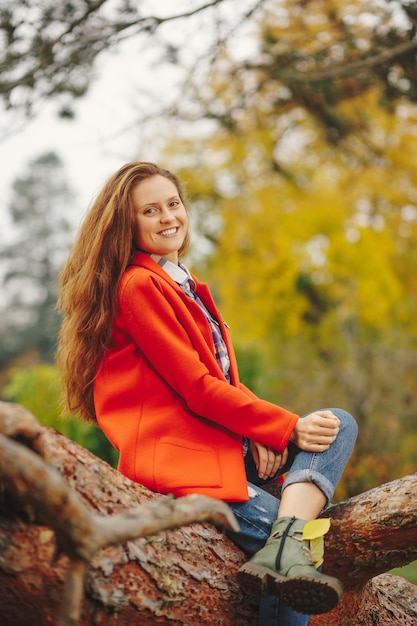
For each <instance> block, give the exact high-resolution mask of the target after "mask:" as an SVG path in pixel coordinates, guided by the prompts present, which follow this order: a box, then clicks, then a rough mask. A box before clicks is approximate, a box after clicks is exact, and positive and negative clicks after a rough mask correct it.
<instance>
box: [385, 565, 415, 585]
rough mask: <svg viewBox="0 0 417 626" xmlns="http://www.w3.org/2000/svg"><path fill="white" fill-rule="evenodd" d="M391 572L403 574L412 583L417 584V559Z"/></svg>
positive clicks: (396, 574)
mask: <svg viewBox="0 0 417 626" xmlns="http://www.w3.org/2000/svg"><path fill="white" fill-rule="evenodd" d="M390 574H394V575H395V576H402V577H403V578H405V579H406V580H409V581H410V583H413V585H417V561H413V563H409V564H408V565H405V566H404V567H397V568H395V569H393V570H391V572H390Z"/></svg>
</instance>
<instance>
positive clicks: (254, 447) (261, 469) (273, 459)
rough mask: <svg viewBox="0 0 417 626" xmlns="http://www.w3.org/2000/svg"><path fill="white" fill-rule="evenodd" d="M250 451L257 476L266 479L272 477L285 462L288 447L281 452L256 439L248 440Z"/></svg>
mask: <svg viewBox="0 0 417 626" xmlns="http://www.w3.org/2000/svg"><path fill="white" fill-rule="evenodd" d="M250 451H251V452H252V456H253V460H254V461H255V465H256V469H257V472H258V476H259V478H261V479H262V480H267V479H268V478H273V477H274V476H275V474H276V473H277V471H278V470H279V469H281V467H283V466H284V465H285V463H286V462H287V458H288V448H285V450H284V451H283V452H277V451H276V450H273V449H272V448H269V447H268V446H264V445H263V444H262V443H258V442H256V441H252V440H251V442H250Z"/></svg>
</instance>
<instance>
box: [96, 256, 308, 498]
mask: <svg viewBox="0 0 417 626" xmlns="http://www.w3.org/2000/svg"><path fill="white" fill-rule="evenodd" d="M196 284H197V293H198V295H199V296H200V298H201V300H202V301H203V302H204V304H205V305H206V307H207V308H208V309H209V311H210V312H211V313H212V314H213V315H214V316H215V318H216V319H217V320H219V322H220V327H221V331H222V334H223V337H224V339H225V341H226V345H227V348H228V352H229V357H230V362H231V363H230V374H231V381H232V383H231V384H229V383H228V382H227V381H226V379H225V377H224V375H223V373H222V372H221V370H220V368H219V366H218V365H217V362H216V358H215V355H214V349H213V343H212V338H211V331H210V328H209V324H208V322H207V319H206V317H205V315H204V313H203V312H202V310H201V308H200V307H199V305H198V304H197V303H196V302H195V301H194V300H193V299H192V298H190V297H189V296H187V295H186V294H185V293H184V292H183V290H182V289H181V288H180V287H179V285H178V284H177V283H175V281H173V280H172V279H171V277H170V276H169V275H168V274H167V273H166V272H165V271H164V270H163V269H162V268H161V267H160V266H159V265H158V264H157V263H156V262H155V261H153V260H152V259H151V258H150V257H149V256H147V255H146V254H144V253H141V252H139V253H138V254H137V255H136V256H135V258H134V261H133V264H132V265H131V266H129V267H128V268H127V270H126V272H125V273H124V275H123V277H122V279H121V282H120V286H119V290H118V303H119V313H118V315H117V317H116V320H115V323H114V329H113V339H112V344H111V347H110V349H109V350H108V351H107V352H106V355H105V357H104V360H103V362H102V363H101V364H100V366H99V368H98V373H97V377H96V380H95V384H94V402H95V409H96V413H97V419H98V422H99V424H100V427H101V428H102V429H103V431H104V433H105V434H106V435H107V437H108V438H109V440H110V441H111V442H112V444H113V445H114V446H115V447H116V448H117V450H119V453H120V460H119V470H120V471H121V472H122V473H123V474H125V475H126V476H128V477H129V478H131V479H132V480H134V481H136V482H139V483H141V484H143V485H145V486H146V487H148V488H149V489H151V490H153V491H157V492H161V493H172V494H174V495H176V496H183V495H187V494H190V493H200V494H203V495H208V496H211V497H213V498H218V499H221V500H226V501H245V500H247V499H248V489H247V480H246V475H245V468H244V462H243V455H242V436H243V435H244V436H246V437H249V438H250V439H253V440H255V441H258V442H260V443H263V444H265V445H269V446H270V447H272V448H274V449H276V450H284V448H285V447H286V446H287V443H288V440H289V437H290V435H291V433H292V431H293V429H294V426H295V423H296V421H297V419H298V416H297V415H295V414H294V413H290V412H289V411H286V410H284V409H282V408H280V407H278V406H276V405H274V404H271V403H270V402H266V401H265V400H260V399H259V398H258V397H257V396H255V395H254V394H253V393H252V392H251V391H249V389H247V388H246V387H245V386H244V385H243V384H242V383H240V382H239V376H238V369H237V364H236V359H235V355H234V351H233V347H232V343H231V340H230V337H229V333H228V331H227V328H226V327H225V326H224V324H223V322H222V319H221V316H220V314H219V312H218V310H217V307H216V305H215V303H214V301H213V299H212V296H211V294H210V292H209V289H208V287H207V285H205V284H202V283H199V282H198V281H197V280H196Z"/></svg>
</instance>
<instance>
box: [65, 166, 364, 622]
mask: <svg viewBox="0 0 417 626" xmlns="http://www.w3.org/2000/svg"><path fill="white" fill-rule="evenodd" d="M187 243H188V215H187V211H186V208H185V205H184V196H183V192H182V190H181V186H180V183H179V181H178V179H177V178H176V177H175V176H174V175H173V174H172V173H170V172H168V171H167V170H164V169H162V168H160V167H158V166H157V165H154V164H152V163H146V162H133V163H128V164H126V165H124V166H123V167H122V168H120V170H119V171H118V172H116V173H115V174H114V176H112V177H111V178H110V179H109V181H108V182H107V183H106V184H105V186H104V188H103V189H102V191H101V193H100V194H99V195H98V197H97V199H96V200H95V202H94V203H93V205H92V207H91V209H90V211H89V213H88V214H87V216H86V219H85V221H84V223H83V225H82V228H81V231H80V234H79V237H78V240H77V241H76V243H75V245H74V247H73V250H72V252H71V254H70V256H69V259H68V261H67V263H66V265H65V267H64V268H63V271H62V274H61V290H60V299H59V308H60V310H61V311H62V313H63V314H64V319H63V324H62V328H61V333H60V343H59V348H58V365H59V368H60V371H61V374H62V376H63V379H64V381H65V385H66V392H67V404H68V408H69V409H70V410H71V411H77V412H78V413H79V414H80V415H81V416H82V417H84V418H85V419H87V420H91V421H96V420H97V422H98V423H99V425H100V427H101V428H102V429H103V431H104V433H105V434H106V435H107V437H108V438H109V440H110V441H111V442H112V444H113V445H114V446H115V447H116V448H117V450H118V451H119V454H120V461H119V469H120V471H121V472H123V473H124V474H125V475H126V476H128V477H129V478H131V479H132V480H135V481H137V482H140V483H141V484H143V485H145V486H147V487H149V489H151V490H153V491H156V492H161V493H172V494H174V495H176V496H183V495H187V494H191V493H199V494H203V495H208V496H211V497H214V498H218V499H221V500H224V501H226V502H228V503H229V505H230V507H231V508H232V510H233V512H234V513H235V515H236V517H237V519H238V521H239V524H240V529H241V531H240V532H239V533H237V534H232V535H231V536H232V538H233V539H234V541H235V542H236V543H237V544H238V545H240V546H241V547H242V548H243V549H244V550H245V551H246V552H247V553H248V554H249V555H251V556H252V558H251V560H250V561H249V562H248V563H246V564H245V565H244V566H243V567H242V568H241V569H240V571H239V572H238V579H239V581H240V583H241V585H242V586H243V587H244V588H245V589H247V590H250V591H252V592H254V593H256V594H258V595H260V596H261V601H260V623H261V624H262V625H263V626H267V625H269V624H271V625H275V624H285V626H291V625H292V624H297V625H299V626H300V625H302V624H303V625H305V624H307V623H308V620H309V618H308V616H307V614H312V613H321V612H325V611H328V610H330V609H331V608H333V607H334V606H335V605H336V604H337V602H338V601H339V599H340V597H341V594H342V587H341V584H340V582H339V581H338V580H336V579H334V578H331V577H329V576H324V575H323V574H321V573H320V572H319V571H317V570H316V567H318V566H319V565H320V562H321V554H320V555H319V556H318V557H317V558H316V562H315V563H313V559H312V554H311V550H310V548H311V545H312V542H314V543H319V542H320V541H322V537H323V534H324V532H326V530H327V528H323V527H322V525H323V524H325V522H323V520H320V521H319V522H314V521H312V520H316V518H317V516H318V515H319V513H320V512H321V511H322V509H323V507H325V506H326V505H327V504H328V503H329V502H330V500H331V498H332V495H333V492H334V489H335V486H336V484H337V482H338V480H339V478H340V475H341V473H342V471H343V469H344V467H345V464H346V462H347V460H348V458H349V456H350V454H351V451H352V448H353V444H354V441H355V438H356V434H357V429H356V423H355V421H354V420H353V418H352V417H351V416H350V415H349V414H348V413H346V412H344V411H341V410H338V409H337V410H336V409H334V410H321V411H316V412H313V413H310V414H308V415H306V416H305V417H303V418H300V417H299V416H298V415H296V414H294V413H292V412H290V411H288V410H285V409H283V408H281V407H279V406H276V405H274V404H272V403H269V402H266V401H264V400H261V399H259V398H258V397H257V396H256V395H255V394H253V393H252V392H251V391H250V390H249V389H247V388H246V387H245V386H244V385H243V384H242V383H241V382H240V381H239V375H238V369H237V364H236V360H235V356H234V352H233V347H232V344H231V340H230V336H229V333H228V330H227V328H226V325H225V323H224V322H223V320H222V318H221V316H220V314H219V312H218V310H217V307H216V305H215V303H214V301H213V299H212V296H211V294H210V291H209V289H208V287H207V286H206V285H205V284H202V283H200V282H199V281H198V280H197V278H196V277H195V276H192V275H191V274H190V273H189V271H188V270H187V268H186V267H185V266H184V265H182V263H181V262H180V258H181V256H182V254H183V253H184V250H185V248H186V246H187ZM284 472H285V473H286V472H288V474H287V477H286V479H285V482H284V484H283V491H282V498H281V501H278V500H277V499H276V498H274V497H273V496H271V495H269V494H268V493H266V492H265V491H264V490H263V489H261V488H260V487H259V485H262V484H264V483H265V482H268V481H270V480H272V479H274V478H276V477H277V476H279V475H282V474H283V473H284ZM317 524H318V525H317ZM321 552H322V551H321ZM279 599H281V602H280V601H279Z"/></svg>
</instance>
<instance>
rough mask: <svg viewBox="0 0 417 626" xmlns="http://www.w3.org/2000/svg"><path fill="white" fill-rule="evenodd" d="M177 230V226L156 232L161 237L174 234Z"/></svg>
mask: <svg viewBox="0 0 417 626" xmlns="http://www.w3.org/2000/svg"><path fill="white" fill-rule="evenodd" d="M178 230H179V228H178V226H177V227H175V228H168V229H167V230H161V232H160V233H158V235H162V237H171V236H172V235H176V234H177V232H178Z"/></svg>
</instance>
